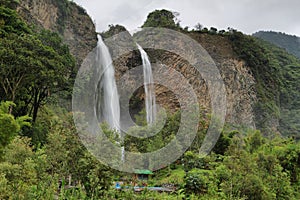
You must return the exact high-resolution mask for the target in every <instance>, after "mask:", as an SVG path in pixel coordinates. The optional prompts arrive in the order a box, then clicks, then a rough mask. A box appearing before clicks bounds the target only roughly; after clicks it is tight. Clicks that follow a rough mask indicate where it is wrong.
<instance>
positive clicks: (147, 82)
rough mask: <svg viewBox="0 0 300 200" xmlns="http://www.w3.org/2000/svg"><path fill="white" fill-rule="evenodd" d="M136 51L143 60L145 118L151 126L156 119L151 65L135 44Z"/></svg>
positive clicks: (143, 52)
mask: <svg viewBox="0 0 300 200" xmlns="http://www.w3.org/2000/svg"><path fill="white" fill-rule="evenodd" d="M137 46H138V49H139V51H140V53H141V57H142V60H143V71H144V88H145V102H146V103H145V104H146V115H147V116H146V118H147V123H148V124H152V123H153V122H154V121H155V117H156V102H155V91H154V84H153V83H154V82H153V76H152V69H151V63H150V61H149V58H148V55H147V53H146V52H145V51H144V49H143V48H142V47H141V46H140V45H139V44H137Z"/></svg>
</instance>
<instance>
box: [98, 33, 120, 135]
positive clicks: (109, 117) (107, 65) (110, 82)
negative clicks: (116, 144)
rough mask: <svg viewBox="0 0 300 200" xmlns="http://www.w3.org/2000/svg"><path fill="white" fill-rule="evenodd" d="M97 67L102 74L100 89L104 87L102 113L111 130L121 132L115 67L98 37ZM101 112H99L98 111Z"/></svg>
mask: <svg viewBox="0 0 300 200" xmlns="http://www.w3.org/2000/svg"><path fill="white" fill-rule="evenodd" d="M97 65H98V66H99V67H100V69H101V72H102V77H101V83H100V87H102V88H101V89H102V91H103V94H102V100H103V103H102V105H101V112H102V117H103V119H104V121H106V122H107V123H108V124H109V126H110V128H111V129H115V130H116V131H118V132H120V103H119V95H118V91H117V86H116V80H115V72H114V66H113V64H112V59H111V56H110V53H109V50H108V48H107V46H106V45H105V44H104V42H103V40H102V38H101V36H100V35H98V44H97ZM98 112H99V111H98Z"/></svg>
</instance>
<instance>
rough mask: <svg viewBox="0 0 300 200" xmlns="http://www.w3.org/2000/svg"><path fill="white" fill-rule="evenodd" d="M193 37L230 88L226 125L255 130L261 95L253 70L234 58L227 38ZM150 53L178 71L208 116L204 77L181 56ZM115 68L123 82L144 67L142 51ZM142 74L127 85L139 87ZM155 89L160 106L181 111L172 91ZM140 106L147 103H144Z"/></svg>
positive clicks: (154, 60)
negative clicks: (257, 89)
mask: <svg viewBox="0 0 300 200" xmlns="http://www.w3.org/2000/svg"><path fill="white" fill-rule="evenodd" d="M189 36H191V37H192V38H193V39H195V40H196V41H197V42H199V44H200V45H201V46H202V47H203V48H204V49H206V50H207V52H208V53H209V54H210V56H211V57H212V58H213V60H214V62H215V64H216V66H217V67H218V69H219V71H220V74H221V76H222V78H223V81H224V84H225V88H226V98H227V99H226V100H227V113H226V122H227V123H229V124H232V125H238V126H242V127H248V128H255V113H254V106H255V103H256V101H257V96H256V91H255V78H254V77H253V75H252V73H251V70H250V68H249V67H248V66H247V65H246V64H245V62H243V61H242V60H240V59H238V58H237V57H236V56H235V55H234V53H233V49H232V45H231V44H230V41H228V39H227V38H225V37H222V36H218V35H209V34H190V35H189ZM112 49H113V48H112ZM146 51H147V53H148V55H149V57H150V60H151V62H152V63H161V64H164V65H165V66H166V67H168V68H172V69H175V70H176V71H178V72H180V74H182V75H183V76H184V77H185V78H186V79H187V80H188V82H189V83H190V85H191V86H192V87H193V89H194V91H195V93H196V95H197V98H198V102H199V105H200V107H201V109H202V114H203V116H204V117H207V116H208V114H209V113H210V111H211V102H210V95H209V91H208V87H207V85H206V83H205V80H204V79H203V78H202V77H201V74H199V72H198V71H197V70H196V69H195V68H194V67H193V66H191V65H190V64H189V63H188V62H187V61H186V60H184V59H183V58H181V57H180V56H179V55H176V54H174V53H171V52H167V51H156V50H153V49H146ZM112 52H113V51H112ZM114 65H115V68H116V76H117V79H120V77H122V76H123V75H124V74H125V73H126V72H127V71H128V70H130V69H132V68H134V67H137V66H140V65H142V60H141V57H140V54H139V52H138V51H133V52H131V53H128V54H125V55H123V56H121V57H120V58H119V59H117V60H115V61H114ZM142 73H143V72H142V71H140V74H135V75H133V76H132V77H126V78H125V79H126V80H127V82H126V84H133V85H135V81H136V80H138V79H139V78H140V77H138V76H142ZM171 80H172V78H171ZM170 84H175V85H172V86H171V87H170V88H176V84H180V83H178V81H177V82H176V81H175V82H172V81H170ZM155 90H156V101H157V102H158V104H160V105H161V106H163V107H165V108H167V109H169V110H171V111H175V110H177V109H179V107H180V105H179V102H178V99H177V97H176V95H175V94H174V93H173V92H172V91H171V90H169V89H168V88H167V87H165V86H162V85H159V84H156V86H155ZM137 94H138V96H139V98H140V100H143V99H144V91H143V89H141V88H140V89H138V91H137ZM140 103H141V104H143V101H141V102H140ZM133 107H140V108H141V107H143V105H137V104H135V105H134V106H133ZM133 109H134V108H133Z"/></svg>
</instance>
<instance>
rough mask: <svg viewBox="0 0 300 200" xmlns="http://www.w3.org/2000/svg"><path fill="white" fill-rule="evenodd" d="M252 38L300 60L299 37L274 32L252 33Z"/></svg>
mask: <svg viewBox="0 0 300 200" xmlns="http://www.w3.org/2000/svg"><path fill="white" fill-rule="evenodd" d="M253 36H254V37H258V38H261V39H263V40H265V41H268V42H270V43H272V44H275V45H276V46H279V47H281V48H284V49H286V50H287V51H288V52H289V53H290V54H293V55H294V56H296V57H298V58H300V37H297V36H295V35H288V34H285V33H281V32H274V31H259V32H256V33H254V34H253Z"/></svg>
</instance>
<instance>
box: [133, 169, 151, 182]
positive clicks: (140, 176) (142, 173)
mask: <svg viewBox="0 0 300 200" xmlns="http://www.w3.org/2000/svg"><path fill="white" fill-rule="evenodd" d="M151 174H153V173H152V171H150V170H146V169H138V170H135V171H134V176H135V178H136V179H137V180H141V181H144V180H148V178H149V175H151Z"/></svg>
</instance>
